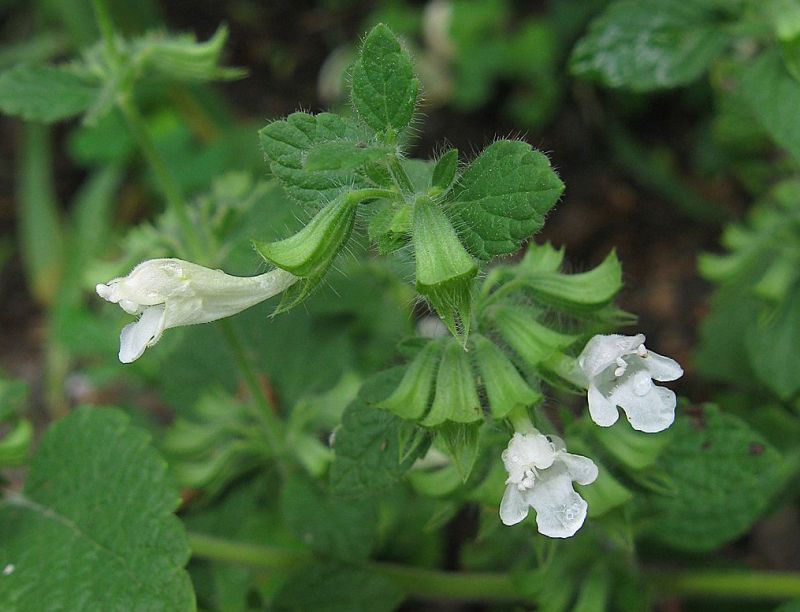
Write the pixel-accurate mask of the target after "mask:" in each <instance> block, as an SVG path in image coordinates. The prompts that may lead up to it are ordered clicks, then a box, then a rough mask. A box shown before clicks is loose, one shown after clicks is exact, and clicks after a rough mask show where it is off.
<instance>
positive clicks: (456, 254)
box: [412, 196, 478, 341]
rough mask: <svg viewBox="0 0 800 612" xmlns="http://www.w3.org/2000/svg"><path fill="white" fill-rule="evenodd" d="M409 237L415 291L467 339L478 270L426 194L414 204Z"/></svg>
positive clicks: (442, 212)
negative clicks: (413, 253) (413, 261)
mask: <svg viewBox="0 0 800 612" xmlns="http://www.w3.org/2000/svg"><path fill="white" fill-rule="evenodd" d="M412 238H413V243H414V252H415V257H416V285H417V291H418V292H419V293H420V294H421V295H423V296H424V297H425V298H426V299H427V300H428V302H429V303H430V304H431V306H433V308H434V309H435V310H436V312H437V313H438V314H439V316H440V317H441V318H442V320H443V321H444V323H445V325H447V327H448V329H449V330H450V332H451V333H452V334H453V335H455V336H462V338H463V340H464V341H466V338H467V336H468V335H469V327H470V320H471V318H472V280H473V279H474V278H475V276H476V275H477V273H478V266H477V264H476V263H475V260H474V259H472V257H470V255H469V253H467V251H466V249H465V248H464V246H463V245H462V244H461V241H460V240H459V238H458V235H457V234H456V231H455V229H454V228H453V226H452V224H451V223H450V221H449V219H448V218H447V216H446V215H445V214H444V211H442V209H441V208H439V207H438V206H437V205H436V204H434V203H433V201H432V200H431V199H430V198H428V197H427V196H422V197H419V198H418V199H417V201H416V203H415V205H414V218H413V223H412Z"/></svg>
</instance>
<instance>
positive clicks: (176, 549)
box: [0, 408, 195, 612]
mask: <svg viewBox="0 0 800 612" xmlns="http://www.w3.org/2000/svg"><path fill="white" fill-rule="evenodd" d="M178 501H179V498H178V494H177V492H176V491H175V490H174V489H173V488H172V486H171V484H170V483H169V480H168V478H167V474H166V465H165V464H164V461H163V460H162V459H161V458H160V457H159V456H158V454H157V453H156V452H155V450H154V449H153V448H152V447H151V446H150V443H149V438H148V436H147V435H146V434H145V433H144V432H143V431H141V430H139V429H137V428H135V427H131V426H130V424H129V422H128V419H127V417H125V416H124V415H123V414H122V413H120V412H119V411H117V410H112V409H99V410H98V409H91V408H82V409H79V410H77V411H75V412H73V413H72V414H71V415H70V416H69V417H67V418H65V419H64V420H62V421H60V422H58V423H56V424H55V425H53V426H52V427H51V428H50V429H49V430H48V432H47V433H46V434H45V436H44V439H43V440H42V444H41V447H40V448H39V451H38V453H37V454H36V457H35V458H34V460H33V462H32V465H31V468H30V473H29V474H28V480H27V482H26V484H25V490H24V493H23V494H22V495H19V496H12V497H10V498H9V499H7V500H6V501H5V502H4V503H3V504H2V506H0V566H2V567H4V568H5V575H4V576H3V577H2V580H0V608H3V609H5V610H53V609H62V610H164V611H170V612H171V611H178V610H193V609H194V607H195V604H194V594H193V592H192V587H191V584H190V582H189V577H188V575H187V573H186V572H185V570H184V569H183V568H184V565H185V564H186V562H187V561H188V559H189V548H188V545H187V543H186V536H185V533H184V531H183V527H182V526H181V524H180V523H179V522H178V519H177V518H176V517H175V516H174V515H173V514H172V512H173V511H174V510H175V508H176V507H177V505H178Z"/></svg>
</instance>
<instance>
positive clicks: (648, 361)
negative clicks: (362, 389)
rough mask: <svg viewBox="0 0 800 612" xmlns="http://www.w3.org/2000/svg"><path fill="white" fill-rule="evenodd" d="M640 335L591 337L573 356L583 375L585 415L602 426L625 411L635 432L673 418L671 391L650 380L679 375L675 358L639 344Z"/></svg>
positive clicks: (665, 423) (664, 425) (659, 428)
mask: <svg viewBox="0 0 800 612" xmlns="http://www.w3.org/2000/svg"><path fill="white" fill-rule="evenodd" d="M644 340H645V338H644V335H643V334H637V335H635V336H621V335H618V334H613V335H610V336H595V337H594V338H592V339H591V340H589V342H588V343H587V344H586V347H585V348H584V349H583V352H582V353H581V354H580V356H579V357H578V365H579V366H580V368H581V370H582V371H583V373H584V375H585V376H586V378H587V379H588V383H589V384H588V386H589V393H588V395H589V414H590V415H591V417H592V420H593V421H594V422H595V423H597V424H598V425H601V426H602V427H609V426H611V425H613V424H614V423H616V421H617V419H618V418H619V412H618V411H617V406H619V407H621V408H622V409H623V410H624V411H625V415H626V416H627V417H628V421H630V423H631V425H632V426H633V428H634V429H636V430H638V431H644V432H648V433H655V432H657V431H663V430H664V429H666V428H667V427H669V426H670V425H671V424H672V422H673V421H674V420H675V393H673V392H672V391H670V390H669V389H667V388H665V387H659V386H656V385H654V384H653V380H658V381H670V380H676V379H678V378H680V377H681V376H682V375H683V368H681V366H680V365H679V364H678V362H677V361H675V360H673V359H670V358H669V357H664V356H663V355H659V354H657V353H654V352H652V351H648V350H647V349H646V348H645V346H644Z"/></svg>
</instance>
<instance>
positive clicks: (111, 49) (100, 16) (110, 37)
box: [92, 0, 121, 68]
mask: <svg viewBox="0 0 800 612" xmlns="http://www.w3.org/2000/svg"><path fill="white" fill-rule="evenodd" d="M92 6H93V7H94V15H95V19H96V20H97V26H98V27H99V28H100V33H101V34H102V35H103V42H104V43H105V45H106V51H107V52H108V57H109V59H110V60H111V61H112V62H113V63H114V67H115V68H116V67H119V65H120V63H121V58H120V54H119V50H118V49H117V39H116V34H115V33H114V22H113V21H112V20H111V14H110V13H109V12H108V6H107V5H106V3H105V1H104V0H92Z"/></svg>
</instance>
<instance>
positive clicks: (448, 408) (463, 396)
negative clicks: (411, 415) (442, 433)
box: [422, 340, 483, 427]
mask: <svg viewBox="0 0 800 612" xmlns="http://www.w3.org/2000/svg"><path fill="white" fill-rule="evenodd" d="M482 417H483V413H482V411H481V403H480V399H478V390H477V388H476V386H475V377H474V375H473V374H472V366H471V364H470V359H469V353H467V352H466V351H465V350H464V348H463V347H462V346H461V345H460V344H459V343H457V342H455V341H453V340H450V341H449V342H448V343H447V344H446V345H445V347H444V350H443V351H442V360H441V363H440V365H439V372H438V374H437V376H436V393H435V395H434V397H433V404H432V405H431V409H430V412H429V413H428V415H427V416H426V417H425V418H424V419H423V420H422V425H425V426H427V427H435V426H436V425H441V424H442V423H444V422H445V421H453V422H456V423H473V422H475V421H479V420H480V419H481V418H482Z"/></svg>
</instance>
